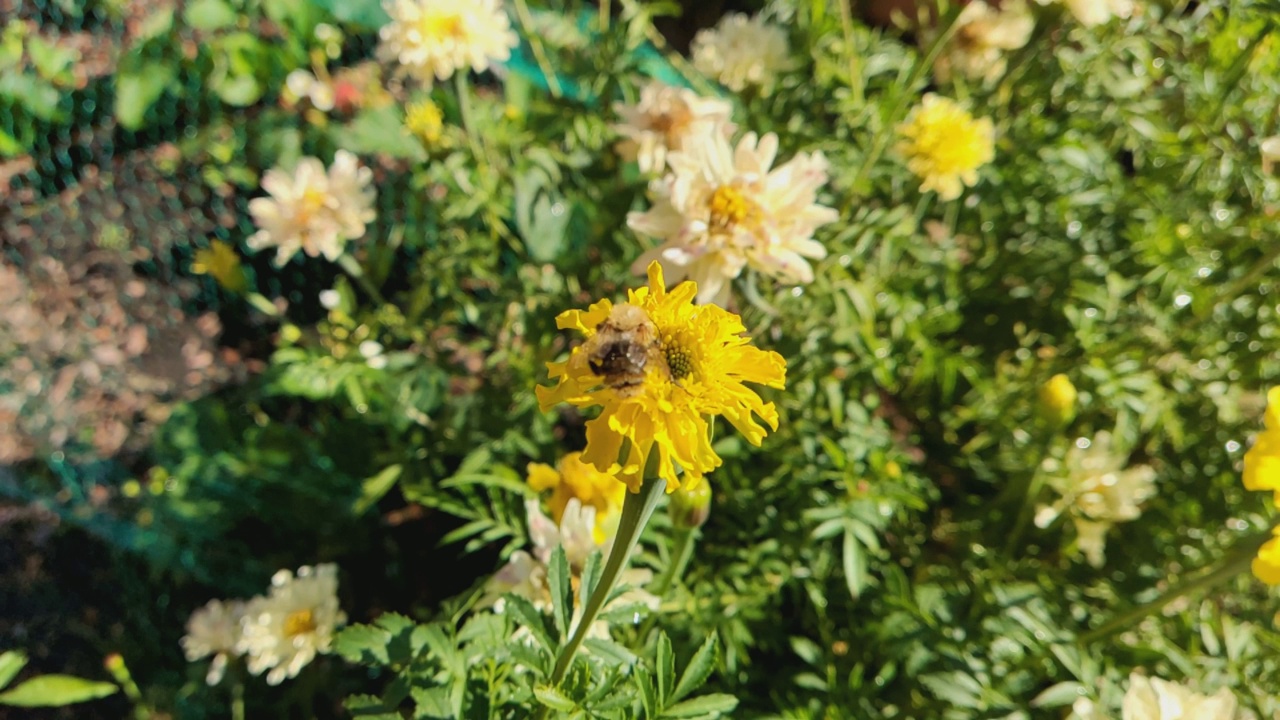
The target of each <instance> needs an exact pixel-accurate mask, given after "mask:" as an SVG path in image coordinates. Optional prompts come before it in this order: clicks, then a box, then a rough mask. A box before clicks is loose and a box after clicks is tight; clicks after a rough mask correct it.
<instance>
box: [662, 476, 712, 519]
mask: <svg viewBox="0 0 1280 720" xmlns="http://www.w3.org/2000/svg"><path fill="white" fill-rule="evenodd" d="M669 510H670V512H671V523H672V524H673V525H675V526H676V527H677V528H678V529H681V530H693V529H695V528H700V527H702V525H703V524H704V523H706V522H707V518H708V517H709V516H710V515H711V483H710V482H708V481H707V479H706V478H703V480H702V482H700V483H698V484H696V485H693V486H692V487H690V485H689V484H684V485H681V486H680V487H679V488H678V489H677V490H676V491H675V492H673V493H671V506H670V508H669Z"/></svg>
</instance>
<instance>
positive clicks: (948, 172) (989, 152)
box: [897, 93, 995, 200]
mask: <svg viewBox="0 0 1280 720" xmlns="http://www.w3.org/2000/svg"><path fill="white" fill-rule="evenodd" d="M898 134H899V135H901V136H902V140H901V141H899V142H898V145H897V150H898V152H899V153H900V154H901V155H902V156H903V157H904V158H906V160H907V167H908V168H909V169H910V170H911V172H913V173H915V174H916V176H918V177H919V178H920V179H921V180H922V182H921V183H920V191H921V192H927V191H929V190H933V191H936V192H937V193H938V197H940V198H942V199H943V200H955V199H956V198H958V197H960V192H961V190H963V189H964V186H965V185H969V186H973V185H975V184H977V182H978V168H979V167H982V166H983V165H985V164H987V163H989V162H991V159H992V158H993V157H995V129H994V128H993V127H992V125H991V120H990V119H988V118H981V119H979V120H975V119H974V118H973V116H972V115H970V114H969V113H968V112H967V111H966V110H965V109H964V108H962V107H960V106H959V105H957V104H956V103H955V102H954V101H952V100H950V99H948V98H944V97H941V96H938V95H935V94H933V93H929V94H928V95H925V96H924V101H923V102H922V103H921V104H920V105H917V106H916V107H915V109H914V110H912V111H911V114H910V115H908V116H907V119H906V120H905V121H904V122H903V123H902V124H900V125H898Z"/></svg>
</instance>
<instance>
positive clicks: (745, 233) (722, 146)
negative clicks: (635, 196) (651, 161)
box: [627, 133, 839, 305]
mask: <svg viewBox="0 0 1280 720" xmlns="http://www.w3.org/2000/svg"><path fill="white" fill-rule="evenodd" d="M777 153H778V138H777V136H776V135H774V134H772V133H770V134H768V135H765V136H764V137H762V138H760V139H759V140H758V141H757V139H756V135H755V133H748V134H747V135H746V136H745V137H744V138H743V139H742V140H741V141H740V142H739V143H738V146H737V147H736V148H734V147H732V146H731V145H730V144H729V140H728V139H727V138H725V137H724V136H723V135H705V136H703V137H701V138H698V140H697V141H696V142H689V143H686V144H685V147H684V149H683V150H681V151H680V152H677V153H673V154H672V155H671V156H670V157H669V158H668V163H669V164H670V166H671V171H670V172H669V173H668V174H667V176H666V177H665V178H662V179H661V180H655V181H654V182H653V183H651V184H650V186H649V190H650V193H651V194H652V195H653V196H654V198H655V199H654V204H653V207H652V208H651V209H649V210H648V211H647V212H643V213H638V212H633V213H630V214H629V215H628V216H627V226H628V227H630V228H631V229H632V230H635V231H636V232H638V233H640V234H641V235H647V236H649V237H653V238H657V239H659V240H661V241H662V244H661V245H660V246H659V247H657V248H655V249H653V250H651V251H649V252H647V253H645V254H644V255H642V256H641V257H640V259H638V260H637V261H636V262H635V264H634V265H632V271H633V272H637V273H643V272H644V270H645V268H646V267H647V266H648V264H649V263H650V262H651V261H653V260H659V261H661V263H662V266H663V269H664V270H665V271H666V278H667V282H668V283H670V284H675V283H679V282H681V281H683V280H694V281H695V282H697V283H698V302H700V303H708V302H711V303H717V304H720V305H723V304H724V303H725V301H727V299H728V296H729V287H730V281H731V280H733V278H736V277H737V276H738V275H739V274H741V272H742V270H743V268H745V267H747V266H748V265H750V266H751V267H752V268H754V269H756V270H758V271H759V272H762V273H764V274H766V275H769V276H771V277H775V278H777V279H779V280H781V281H782V282H786V283H808V282H811V281H812V280H813V268H811V267H810V266H809V259H818V258H823V257H826V254H827V251H826V248H824V247H823V246H822V245H821V244H819V243H818V242H817V241H815V240H814V239H813V233H814V231H815V230H816V229H817V228H818V227H820V226H822V225H825V224H827V223H830V222H833V221H834V220H836V218H838V217H839V213H837V212H836V211H835V210H833V209H832V208H829V207H825V206H823V205H819V204H818V203H817V191H818V189H819V188H820V187H822V186H823V185H824V184H825V183H826V182H827V161H826V159H825V158H824V157H823V156H822V153H815V154H813V155H809V154H806V153H797V154H796V156H795V157H793V158H792V159H791V160H790V161H788V162H786V163H785V164H783V165H780V166H778V167H776V168H775V167H773V162H774V160H775V159H776V157H777Z"/></svg>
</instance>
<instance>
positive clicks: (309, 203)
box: [298, 188, 329, 224]
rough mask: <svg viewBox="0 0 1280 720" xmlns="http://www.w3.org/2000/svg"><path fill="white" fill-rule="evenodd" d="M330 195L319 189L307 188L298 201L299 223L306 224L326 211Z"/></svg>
mask: <svg viewBox="0 0 1280 720" xmlns="http://www.w3.org/2000/svg"><path fill="white" fill-rule="evenodd" d="M328 199H329V194H328V193H326V192H325V191H323V190H321V189H319V188H307V189H306V190H304V191H303V192H302V197H301V198H299V201H298V222H299V224H306V223H308V222H310V221H311V218H312V217H314V216H315V215H316V213H318V212H320V211H321V210H322V209H324V206H325V202H326V201H327V200H328Z"/></svg>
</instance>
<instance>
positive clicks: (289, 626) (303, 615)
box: [284, 609, 316, 638]
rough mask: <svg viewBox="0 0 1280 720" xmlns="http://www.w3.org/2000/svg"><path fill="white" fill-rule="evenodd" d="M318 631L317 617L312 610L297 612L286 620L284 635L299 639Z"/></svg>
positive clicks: (292, 613)
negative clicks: (301, 636)
mask: <svg viewBox="0 0 1280 720" xmlns="http://www.w3.org/2000/svg"><path fill="white" fill-rule="evenodd" d="M315 631H316V616H315V613H313V612H311V610H309V609H308V610H295V611H294V612H291V613H289V615H288V617H286V618H285V619H284V634H285V636H287V637H291V638H292V637H297V636H299V635H305V634H307V633H313V632H315Z"/></svg>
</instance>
